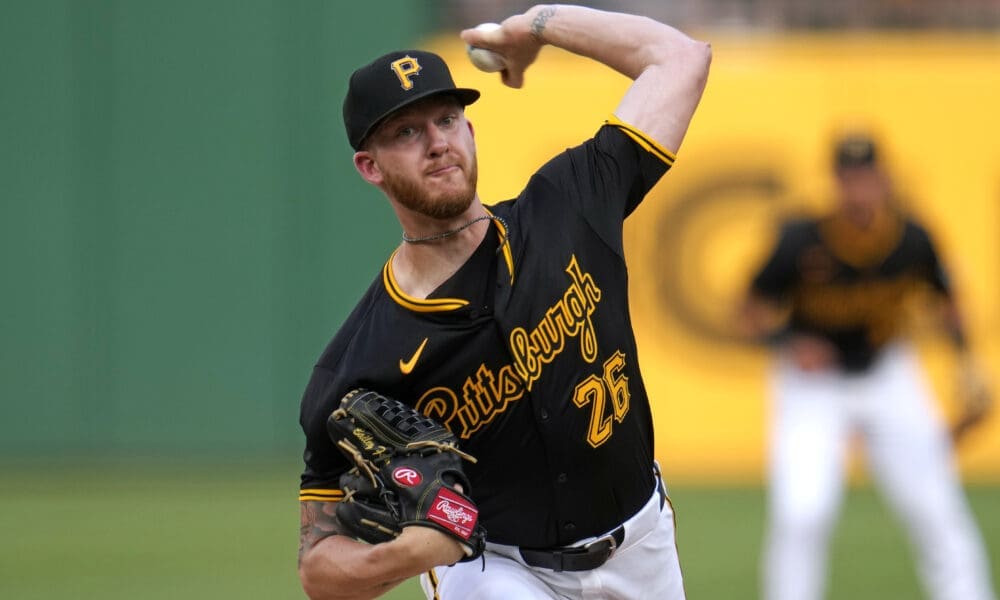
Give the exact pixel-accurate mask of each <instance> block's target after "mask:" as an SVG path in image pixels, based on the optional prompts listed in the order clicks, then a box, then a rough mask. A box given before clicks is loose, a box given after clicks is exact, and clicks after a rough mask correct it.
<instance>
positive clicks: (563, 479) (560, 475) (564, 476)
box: [556, 473, 569, 483]
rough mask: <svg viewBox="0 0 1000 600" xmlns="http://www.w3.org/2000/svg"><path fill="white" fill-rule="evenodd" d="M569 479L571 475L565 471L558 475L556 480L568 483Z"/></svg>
mask: <svg viewBox="0 0 1000 600" xmlns="http://www.w3.org/2000/svg"><path fill="white" fill-rule="evenodd" d="M568 479H569V477H567V476H566V474H565V473H560V474H559V475H557V476H556V481H557V482H559V483H566V481H567V480H568Z"/></svg>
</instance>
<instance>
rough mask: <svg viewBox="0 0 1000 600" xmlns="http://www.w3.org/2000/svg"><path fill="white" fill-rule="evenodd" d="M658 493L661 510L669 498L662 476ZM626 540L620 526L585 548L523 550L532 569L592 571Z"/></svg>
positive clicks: (522, 554)
mask: <svg viewBox="0 0 1000 600" xmlns="http://www.w3.org/2000/svg"><path fill="white" fill-rule="evenodd" d="M656 491H658V492H659V493H660V510H663V503H664V502H665V501H666V498H667V491H666V490H665V489H664V488H663V480H662V479H660V477H659V474H657V478H656ZM624 541H625V526H624V525H619V526H618V528H617V529H615V530H614V531H612V532H611V533H608V534H605V535H603V536H601V537H599V538H597V539H596V540H594V541H592V542H589V543H587V544H584V545H582V546H572V547H569V548H555V549H551V550H533V549H530V548H521V549H520V551H521V558H523V559H524V562H526V563H527V564H528V565H529V566H532V567H540V568H542V569H552V570H553V571H557V572H558V571H589V570H591V569H596V568H597V567H599V566H601V565H603V564H604V563H606V562H607V561H608V559H609V558H611V555H612V554H614V552H615V550H616V549H617V548H618V547H619V546H621V545H622V542H624Z"/></svg>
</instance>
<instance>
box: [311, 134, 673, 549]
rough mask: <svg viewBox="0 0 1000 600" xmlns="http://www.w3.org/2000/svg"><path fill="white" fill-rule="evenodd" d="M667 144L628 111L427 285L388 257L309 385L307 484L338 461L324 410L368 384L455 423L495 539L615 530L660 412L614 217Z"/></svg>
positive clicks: (325, 490) (339, 466)
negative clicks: (645, 371)
mask: <svg viewBox="0 0 1000 600" xmlns="http://www.w3.org/2000/svg"><path fill="white" fill-rule="evenodd" d="M672 162H673V155H672V154H670V153H669V152H667V151H665V150H663V149H662V148H661V147H660V146H658V145H656V144H655V143H652V142H650V141H649V140H648V139H646V138H645V137H644V136H643V135H642V134H641V133H640V132H637V131H635V130H634V129H632V128H630V127H628V126H627V125H625V124H622V123H620V122H617V121H616V122H611V123H609V124H608V125H606V126H604V127H602V128H601V129H600V130H599V131H598V133H597V134H596V136H595V137H594V138H592V139H591V140H588V141H587V142H585V143H584V144H582V145H581V146H579V147H576V148H572V149H569V150H567V151H565V152H563V153H562V154H560V155H558V156H557V157H555V158H554V159H553V160H551V161H550V162H549V163H547V164H546V165H545V166H544V167H542V169H540V170H539V172H538V173H536V174H535V175H534V176H533V177H532V178H531V180H530V181H529V182H528V185H527V186H526V188H525V189H524V191H523V192H522V193H521V194H520V195H519V196H518V197H517V198H516V199H514V200H508V201H505V202H501V203H499V204H496V205H494V206H493V207H491V210H492V212H493V214H494V215H496V216H497V217H500V218H502V219H503V221H504V222H505V223H506V224H507V226H509V229H508V228H507V227H505V226H503V225H501V224H500V223H498V222H494V223H495V228H496V231H495V232H494V233H491V234H490V235H488V236H487V237H486V239H484V240H483V243H482V245H481V246H480V247H479V248H478V250H477V251H476V252H474V254H473V255H472V257H470V259H469V260H468V261H467V263H466V264H465V265H464V266H463V267H462V268H461V269H459V271H458V272H457V273H456V274H455V275H454V276H453V277H452V278H451V279H449V280H448V281H447V282H445V283H444V284H443V285H442V286H441V287H440V288H439V289H438V290H436V291H435V292H434V293H433V294H431V295H430V296H429V297H428V298H426V299H417V298H412V297H409V296H407V295H406V294H405V293H404V292H403V291H402V290H400V289H399V288H398V287H397V285H396V283H395V279H394V277H393V273H392V268H391V264H392V260H391V259H390V260H389V261H388V262H387V263H386V266H385V267H384V268H383V272H382V274H381V276H380V277H379V278H378V279H377V280H376V281H375V282H374V283H373V285H372V286H371V287H370V288H369V290H368V292H367V293H366V294H365V296H364V297H363V299H362V300H361V302H360V303H359V304H358V306H357V307H356V308H355V310H354V311H353V313H352V314H351V315H350V316H349V317H348V319H347V321H346V322H345V323H344V325H343V326H342V327H341V329H340V331H339V332H338V333H337V335H336V336H335V337H334V339H333V341H332V342H331V343H330V345H329V346H328V347H327V349H326V351H325V352H324V353H323V355H322V356H321V358H320V360H319V362H318V363H317V365H316V367H315V369H314V372H313V376H312V379H311V380H310V382H309V385H308V387H307V389H306V392H305V395H304V397H303V401H302V412H301V424H302V427H303V430H304V432H305V434H306V451H305V463H306V468H305V472H304V473H303V475H302V483H301V487H302V492H301V497H303V498H304V499H316V498H322V497H324V496H325V497H329V498H335V497H336V492H335V489H336V487H337V478H338V476H339V475H340V473H342V472H343V471H345V470H346V469H347V467H348V463H347V461H346V460H345V458H344V457H343V456H342V455H341V454H340V452H339V451H338V450H337V449H336V448H335V447H334V446H333V445H332V443H331V442H330V440H329V438H328V437H327V434H326V430H325V422H326V419H327V417H328V416H329V414H330V412H331V411H332V410H333V409H334V408H335V407H336V406H337V404H338V403H339V400H340V398H341V397H342V396H343V395H344V394H345V393H346V392H347V391H349V390H350V389H352V388H354V387H367V388H371V389H374V390H378V391H380V392H381V393H383V394H386V395H388V396H391V397H394V398H396V399H399V400H401V401H403V402H407V403H410V404H412V405H414V406H416V407H417V408H418V409H419V410H421V411H422V412H423V413H425V414H427V415H429V416H431V417H434V418H436V419H438V420H439V421H441V422H443V423H444V424H445V425H446V426H447V427H448V428H449V429H450V430H451V431H452V432H453V433H455V435H456V436H458V438H459V441H460V444H461V446H462V448H463V450H465V451H467V452H469V453H471V454H473V455H474V456H476V458H477V459H478V463H476V464H469V463H466V472H467V474H468V475H469V477H470V482H471V485H472V492H471V495H472V498H473V499H474V500H475V501H476V503H477V505H478V506H479V509H480V518H481V520H482V522H483V524H484V525H485V527H486V529H487V532H488V539H489V540H490V541H493V542H498V543H504V544H514V545H519V546H522V547H536V548H545V547H552V546H561V545H567V544H570V543H573V542H575V541H576V540H579V539H581V538H584V537H588V536H592V535H598V534H601V533H604V532H606V531H608V530H610V529H613V528H614V527H615V526H617V525H618V524H619V523H621V522H622V521H624V520H625V519H627V518H628V517H630V516H631V515H633V514H634V513H635V512H637V511H638V509H639V508H641V507H642V505H643V504H644V503H645V501H646V500H647V499H648V498H649V496H650V495H651V494H652V492H653V475H652V470H651V469H652V463H653V428H652V418H651V415H650V408H649V402H648V399H647V397H646V390H645V387H644V385H643V382H642V378H641V376H640V371H639V362H638V356H637V353H636V345H635V340H634V337H633V334H632V324H631V320H630V316H629V309H628V295H627V273H626V268H625V260H624V256H623V248H622V222H623V220H624V218H625V217H626V216H627V215H628V214H630V213H631V212H632V210H634V209H635V207H636V206H638V204H639V202H640V201H641V200H642V198H643V197H644V196H645V194H646V193H647V192H648V191H649V189H650V188H651V187H652V186H653V185H654V184H655V183H656V182H657V181H658V180H659V178H660V177H661V176H662V175H663V174H664V173H665V172H666V170H667V169H668V168H669V167H670V165H671V164H672Z"/></svg>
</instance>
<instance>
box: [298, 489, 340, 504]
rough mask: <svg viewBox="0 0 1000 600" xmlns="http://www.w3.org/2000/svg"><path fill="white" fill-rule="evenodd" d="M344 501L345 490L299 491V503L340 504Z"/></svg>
mask: <svg viewBox="0 0 1000 600" xmlns="http://www.w3.org/2000/svg"><path fill="white" fill-rule="evenodd" d="M343 499H344V490H323V489H316V488H308V489H302V490H299V502H309V501H317V502H340V501H341V500H343Z"/></svg>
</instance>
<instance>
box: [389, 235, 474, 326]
mask: <svg viewBox="0 0 1000 600" xmlns="http://www.w3.org/2000/svg"><path fill="white" fill-rule="evenodd" d="M396 252H398V250H396ZM396 252H393V253H392V256H390V257H389V260H388V261H386V263H385V267H383V268H382V281H383V283H384V284H385V290H386V291H387V292H388V293H389V296H390V297H391V298H392V299H393V300H395V301H396V304H399V305H400V306H402V307H404V308H408V309H410V310H412V311H415V312H445V311H450V310H458V309H459V308H462V307H463V306H467V305H468V304H469V301H468V300H462V299H461V298H435V299H433V300H427V299H420V298H414V297H413V296H410V295H409V294H407V293H406V292H404V291H403V290H401V289H399V285H397V284H396V276H395V275H394V274H393V272H392V259H393V257H394V256H396Z"/></svg>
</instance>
